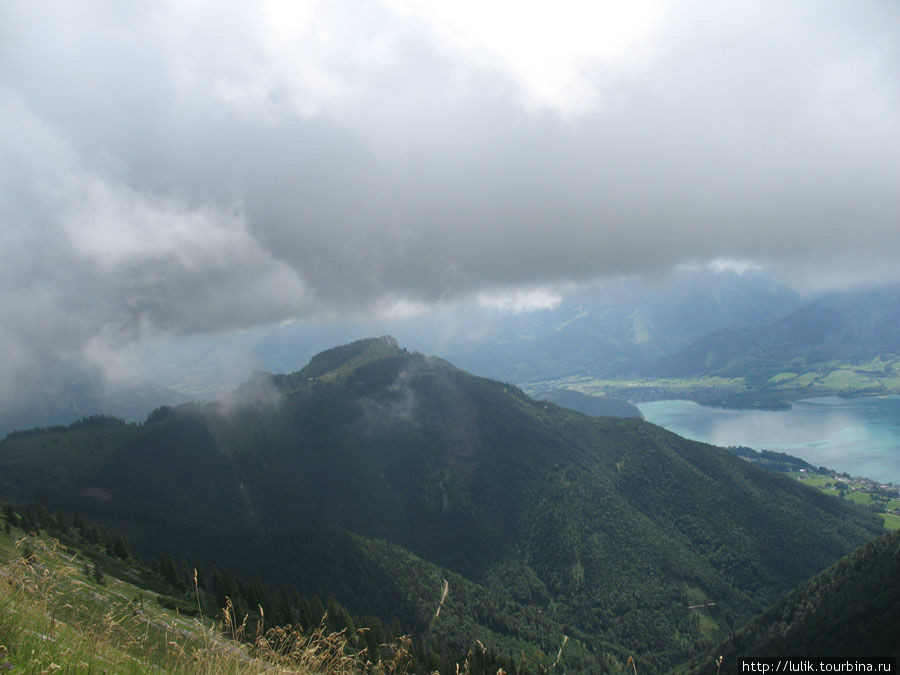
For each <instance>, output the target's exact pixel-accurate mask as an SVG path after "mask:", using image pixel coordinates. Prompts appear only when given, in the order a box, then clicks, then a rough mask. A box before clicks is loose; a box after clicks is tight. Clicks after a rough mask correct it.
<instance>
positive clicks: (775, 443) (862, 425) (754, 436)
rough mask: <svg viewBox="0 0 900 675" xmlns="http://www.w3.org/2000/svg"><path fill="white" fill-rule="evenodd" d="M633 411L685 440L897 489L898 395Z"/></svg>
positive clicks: (669, 404) (661, 405) (668, 405)
mask: <svg viewBox="0 0 900 675" xmlns="http://www.w3.org/2000/svg"><path fill="white" fill-rule="evenodd" d="M638 407H639V408H640V409H641V412H642V413H643V414H644V418H645V419H647V420H648V421H649V422H653V423H654V424H658V425H660V426H662V427H665V428H666V429H669V430H670V431H674V432H675V433H677V434H679V435H681V436H684V437H686V438H691V439H693V440H697V441H704V442H706V443H713V444H715V445H721V446H726V447H727V446H732V445H743V446H746V447H750V448H753V449H755V450H778V451H781V452H786V453H788V454H790V455H794V456H795V457H800V458H801V459H805V460H806V461H807V462H809V463H810V464H813V465H815V466H827V467H828V468H831V469H835V470H836V471H840V472H847V473H849V474H850V475H853V476H866V477H868V478H872V479H873V480H878V481H889V482H892V483H895V484H900V396H885V397H880V398H876V397H871V398H869V397H861V398H851V399H844V398H838V397H836V396H827V397H822V398H811V399H806V400H803V401H796V402H795V403H794V404H793V407H792V408H791V409H790V410H776V411H771V410H723V409H720V408H707V407H706V406H702V405H698V404H697V403H694V402H692V401H654V402H652V403H640V404H638Z"/></svg>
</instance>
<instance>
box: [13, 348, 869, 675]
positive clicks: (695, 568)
mask: <svg viewBox="0 0 900 675" xmlns="http://www.w3.org/2000/svg"><path fill="white" fill-rule="evenodd" d="M0 469H2V472H0V490H2V492H3V494H4V496H5V498H6V499H7V500H9V501H16V502H19V503H27V502H38V501H40V502H44V503H45V504H47V505H48V507H51V508H56V507H60V508H63V509H65V510H68V511H78V512H80V513H83V514H85V515H89V516H90V517H92V518H97V519H100V520H103V521H105V522H108V523H110V524H112V525H115V526H116V527H117V528H119V529H121V530H122V531H124V532H126V533H127V534H128V535H129V536H130V537H131V538H132V540H133V543H134V546H135V548H136V549H138V550H140V551H145V552H150V551H153V552H158V551H159V549H160V548H161V547H162V548H165V547H167V546H170V547H171V549H170V550H169V551H167V552H170V553H173V554H174V555H177V556H183V557H185V558H187V559H188V560H192V559H197V560H200V561H203V562H207V563H209V564H220V565H222V564H227V565H228V566H230V567H234V568H236V569H237V570H238V571H239V572H241V573H245V574H246V573H251V574H255V575H260V576H266V575H269V576H270V579H271V578H274V579H275V580H276V581H277V583H286V584H289V585H293V586H297V587H300V588H302V589H303V590H304V591H305V592H308V593H309V592H310V587H315V588H317V589H318V590H316V591H315V592H317V593H319V594H321V595H327V594H334V595H335V596H336V597H337V599H338V600H339V601H340V602H341V603H343V604H345V605H346V606H347V607H348V608H350V609H351V610H352V611H357V612H360V613H367V612H374V611H380V612H382V613H383V612H384V611H385V610H386V608H389V607H391V606H397V607H398V608H399V607H400V606H401V605H402V607H405V609H403V610H402V611H403V612H404V615H405V616H407V615H408V616H411V617H413V618H414V619H415V617H416V616H418V617H420V618H419V619H418V620H417V621H425V617H428V616H430V615H431V613H432V612H434V610H435V599H436V598H439V591H440V589H439V588H437V589H432V590H429V591H428V592H426V591H425V590H424V588H423V589H422V590H421V591H419V590H412V589H417V588H419V585H418V583H417V582H415V579H416V578H419V577H420V576H428V577H433V579H432V581H433V582H434V581H437V580H438V579H440V576H441V575H442V574H443V572H441V571H440V570H441V569H446V570H448V572H447V574H448V575H449V574H456V575H458V576H457V577H454V578H457V579H458V580H460V581H459V583H455V584H453V586H455V587H458V588H461V587H462V586H463V585H464V584H466V583H469V584H477V585H478V586H480V587H482V588H485V589H487V590H488V591H489V592H485V593H483V594H479V593H477V592H471V593H469V592H467V593H464V594H463V597H466V598H470V599H471V600H470V601H469V602H470V603H475V602H476V599H477V602H478V603H480V604H481V607H482V608H481V609H480V610H479V609H477V608H476V607H475V606H474V605H471V604H470V605H468V606H466V605H465V604H461V605H459V606H457V609H456V612H457V613H456V615H455V616H457V617H460V618H459V622H458V626H459V630H460V631H464V630H467V628H465V627H464V626H465V625H469V624H465V623H464V622H463V621H462V618H461V617H463V616H466V615H467V614H468V615H470V616H474V617H475V618H476V621H477V622H481V623H480V624H477V625H483V626H493V628H492V631H493V632H492V634H493V635H495V636H501V637H498V638H497V640H498V641H501V643H500V647H498V648H500V649H507V650H509V651H510V653H512V651H515V650H517V649H519V648H520V647H516V645H521V644H523V641H524V643H527V644H531V645H534V644H535V640H536V639H537V636H538V635H540V634H541V633H542V631H541V630H540V629H539V627H538V626H539V625H542V624H540V623H537V624H536V623H534V622H535V621H538V622H546V625H547V626H555V627H556V628H555V629H554V630H559V631H560V632H559V634H558V635H557V637H559V636H561V634H562V633H563V632H564V633H565V634H566V635H569V636H570V637H572V638H573V644H572V645H571V649H572V658H573V664H574V663H575V660H576V659H577V661H578V663H581V664H585V663H592V664H593V665H592V666H590V668H594V667H598V668H599V667H600V664H605V663H607V662H608V659H613V661H615V660H616V659H618V660H619V663H621V656H622V655H623V654H635V655H637V656H638V657H640V658H641V659H642V662H643V663H645V664H646V666H647V667H648V668H649V669H651V670H653V669H656V670H664V669H666V668H668V667H669V666H671V665H673V664H675V663H679V662H681V661H683V660H685V659H687V658H688V657H690V656H691V655H693V654H695V653H696V652H697V651H698V650H699V649H701V648H702V647H704V646H705V645H709V644H711V643H712V641H713V640H714V639H716V638H717V637H720V636H721V634H722V632H723V631H727V630H730V629H733V628H736V627H737V626H738V625H740V624H741V623H743V622H744V621H745V620H746V619H748V618H750V617H751V616H752V615H753V614H754V613H756V612H759V611H762V610H763V609H764V608H765V607H766V606H768V605H769V604H770V603H772V602H773V601H775V600H776V599H777V598H778V597H779V596H780V595H781V594H782V593H784V592H786V591H788V590H790V589H791V588H792V587H793V586H795V585H796V584H797V583H799V582H800V581H802V580H804V579H807V578H809V577H810V576H811V575H813V574H815V573H816V572H818V571H820V570H822V569H824V568H825V567H826V566H827V565H829V564H831V563H833V562H834V561H835V560H837V559H838V558H839V557H840V556H842V555H844V554H846V553H848V552H849V551H851V550H852V549H853V548H855V547H856V546H858V545H860V544H861V543H863V542H864V541H866V540H867V539H869V538H871V537H872V536H874V535H876V534H877V533H879V532H880V531H881V525H880V523H878V522H877V521H876V520H875V519H874V518H873V517H872V516H871V515H870V514H867V513H866V512H865V511H864V510H862V509H859V508H857V507H855V506H853V505H851V504H847V503H843V502H840V501H839V500H834V499H831V498H829V497H827V496H825V495H821V494H819V493H818V492H816V491H813V490H809V489H807V488H805V487H804V486H802V485H798V484H797V483H796V481H791V480H789V479H787V478H785V477H782V476H779V475H776V474H773V473H770V472H767V471H764V470H761V469H758V468H756V467H753V466H750V465H749V464H747V463H746V462H744V461H742V460H740V459H738V458H735V457H732V456H731V455H729V453H727V452H726V451H724V450H722V449H719V448H715V447H713V446H708V445H704V444H700V443H695V442H692V441H688V440H686V439H683V438H680V437H678V436H676V435H674V434H671V433H669V432H666V431H665V430H663V429H662V428H660V427H657V426H655V425H652V424H648V423H646V422H643V421H641V420H639V419H614V418H592V417H589V416H586V415H583V414H579V413H576V412H573V411H570V410H566V409H564V408H560V407H558V406H556V405H554V404H552V403H549V402H546V401H535V400H533V399H531V398H529V397H527V396H526V395H525V394H523V393H522V392H521V391H519V390H518V389H516V388H515V387H512V386H510V385H508V384H504V383H501V382H496V381H492V380H487V379H484V378H479V377H475V376H473V375H470V374H468V373H465V372H464V371H461V370H459V369H457V368H454V367H453V366H451V365H450V364H448V363H447V362H445V361H443V360H441V359H436V358H433V357H425V356H422V355H420V354H415V353H409V352H407V351H406V350H404V349H401V348H399V347H398V346H397V345H396V343H395V342H393V341H392V340H390V339H386V338H380V339H370V340H362V341H358V342H356V343H352V344H350V345H345V346H343V347H339V348H336V349H333V350H328V351H326V352H323V353H322V354H320V355H318V356H317V357H315V358H313V359H312V360H311V361H310V364H309V365H308V366H307V367H306V368H304V369H302V370H300V371H298V372H296V373H293V374H290V375H275V376H269V375H264V374H258V375H257V376H255V377H254V378H252V379H251V380H250V381H249V382H248V383H247V384H246V385H244V386H243V387H241V388H240V389H239V390H238V391H237V392H236V393H235V394H234V395H233V396H231V397H229V398H228V399H225V400H223V401H220V402H217V403H214V404H208V405H184V406H179V407H177V408H166V409H160V410H157V411H156V412H155V413H154V414H153V415H151V417H150V418H149V419H148V421H147V423H145V424H144V425H143V426H140V427H137V426H104V427H96V428H90V427H81V428H78V429H72V430H65V431H50V432H47V433H38V434H31V435H25V436H19V437H15V438H9V439H7V440H6V441H4V442H3V443H2V444H0ZM200 532H202V533H203V535H202V536H198V533H200ZM329 532H330V533H332V534H327V533H329ZM348 533H354V534H348ZM355 537H356V539H354V538H355ZM358 537H362V538H361V539H360V538H358ZM373 539H374V540H382V541H384V542H389V543H388V544H380V543H378V542H375V541H373ZM353 542H356V543H353ZM404 549H406V551H408V552H409V553H406V552H404ZM407 556H411V557H409V558H408V559H409V560H410V561H413V562H410V563H409V564H399V563H396V561H398V560H401V559H405V558H406V557H407ZM376 559H379V560H381V561H382V562H381V563H380V567H378V566H376V565H374V564H373V562H372V561H373V560H376ZM317 560H319V561H324V562H321V563H317V562H316V561H317ZM416 560H418V561H421V562H420V563H419V562H414V561H416ZM226 561H227V562H226ZM385 561H394V562H385ZM410 565H411V566H410ZM421 565H425V566H426V567H421V569H422V570H425V569H426V568H427V569H430V570H432V571H430V572H427V573H426V572H421V573H418V572H414V571H412V570H415V569H417V567H416V566H421ZM395 567H396V568H397V569H406V570H410V571H409V573H408V574H409V577H410V578H409V579H408V580H407V579H399V580H397V581H396V582H395V583H386V582H385V579H386V577H385V576H383V575H384V574H385V572H384V570H388V569H394V568H395ZM376 568H377V569H381V570H382V571H381V572H378V574H374V575H373V570H374V569H376ZM378 575H382V576H380V577H379V576H378ZM361 580H369V581H368V582H366V581H361ZM426 585H427V586H428V588H429V589H430V588H431V586H434V585H435V584H434V583H431V584H426ZM451 592H453V588H451ZM398 597H399V598H403V600H402V602H398V600H397V598H398ZM703 602H715V603H717V604H716V607H715V608H714V609H712V610H710V611H709V612H707V613H706V614H703V615H702V616H701V615H699V614H698V613H696V612H689V611H687V609H686V608H687V607H688V606H689V605H692V604H697V603H703ZM453 616H454V615H453V614H450V615H448V618H447V621H450V620H451V618H452V617H453ZM517 617H518V618H517ZM527 617H533V618H530V619H529V618H527ZM384 618H385V619H386V620H390V619H391V618H392V617H390V616H386V617H384ZM528 626H531V627H530V628H529V627H528ZM446 630H447V631H448V632H447V634H453V629H452V627H447V629H446ZM502 636H506V637H502ZM458 637H459V638H460V639H462V640H468V639H470V638H471V636H470V635H459V636H458ZM503 641H505V642H503ZM551 646H552V647H553V648H554V649H555V648H556V645H549V644H543V645H542V647H541V648H543V649H547V648H548V647H551ZM604 667H605V666H604ZM573 668H574V665H573ZM601 670H602V668H601Z"/></svg>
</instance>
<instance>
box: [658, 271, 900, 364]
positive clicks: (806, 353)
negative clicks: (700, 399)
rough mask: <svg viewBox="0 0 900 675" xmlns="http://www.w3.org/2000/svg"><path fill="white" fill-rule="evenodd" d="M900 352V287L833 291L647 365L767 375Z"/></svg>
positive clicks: (697, 342) (719, 334)
mask: <svg viewBox="0 0 900 675" xmlns="http://www.w3.org/2000/svg"><path fill="white" fill-rule="evenodd" d="M887 355H893V356H894V357H896V356H897V355H900V288H897V287H887V288H879V289H864V290H855V291H846V292H843V293H831V294H828V295H826V296H824V297H821V298H819V299H817V300H815V301H813V302H811V303H808V304H806V305H804V306H803V307H801V308H799V309H797V310H795V311H793V312H791V313H790V314H788V315H787V316H785V317H783V318H781V319H778V320H776V321H774V322H771V323H768V324H764V325H761V326H755V327H750V328H735V329H728V330H721V331H717V332H713V333H711V334H710V335H707V336H705V337H703V338H701V339H700V340H698V341H696V342H694V343H693V344H691V345H690V346H688V347H687V348H686V349H684V350H683V351H681V352H679V353H678V354H675V355H674V356H671V357H668V358H665V359H663V360H661V361H659V362H658V363H656V364H655V365H653V366H651V367H649V368H648V369H647V371H646V372H647V373H648V374H652V375H654V376H657V377H682V376H687V375H696V374H700V373H703V374H716V375H724V376H728V377H749V378H750V379H757V380H760V379H765V378H768V377H770V376H771V375H773V374H775V373H778V372H779V371H784V370H788V371H789V370H797V369H800V370H803V369H805V368H809V367H811V366H814V365H815V364H820V363H825V362H829V361H841V362H851V363H865V362H867V361H870V360H872V359H875V358H878V357H884V356H887Z"/></svg>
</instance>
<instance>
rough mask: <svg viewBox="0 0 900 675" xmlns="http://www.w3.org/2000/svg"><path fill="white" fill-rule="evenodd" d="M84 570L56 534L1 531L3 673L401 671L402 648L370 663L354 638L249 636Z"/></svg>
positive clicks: (231, 624) (317, 633) (319, 633)
mask: <svg viewBox="0 0 900 675" xmlns="http://www.w3.org/2000/svg"><path fill="white" fill-rule="evenodd" d="M82 570H83V566H82V561H81V560H80V559H79V557H78V556H77V555H73V554H72V553H70V552H69V551H67V550H66V549H65V547H62V546H60V545H59V543H58V542H56V541H54V540H51V539H42V538H38V537H36V536H34V535H30V536H29V535H24V534H23V533H22V532H21V531H19V530H16V529H12V530H11V531H10V532H9V533H3V532H0V584H2V589H3V590H2V593H0V671H3V672H5V671H11V672H15V673H54V672H57V671H59V672H66V673H69V672H72V673H74V672H84V673H90V672H100V673H107V672H110V673H149V672H178V673H196V674H204V675H205V674H210V675H212V674H214V673H215V674H216V675H218V674H219V673H234V674H236V675H238V674H248V675H249V674H250V673H260V672H268V671H274V672H280V673H298V674H300V675H308V674H311V673H323V674H333V675H338V674H344V673H360V672H380V673H399V672H405V667H404V663H406V659H405V658H404V657H405V655H404V654H403V653H401V652H399V651H395V652H393V653H392V654H391V655H390V658H387V659H385V660H383V661H381V662H380V663H378V664H373V663H371V662H370V661H369V659H368V655H367V654H365V653H361V652H360V651H359V649H354V648H353V647H352V645H351V644H350V642H351V639H352V638H353V636H351V635H347V634H343V633H342V634H327V633H326V632H325V631H324V630H322V629H321V628H319V629H313V630H310V631H308V632H307V634H302V633H296V632H295V633H291V632H290V631H288V632H284V631H280V632H279V631H273V632H270V633H268V634H267V635H265V636H263V637H259V638H257V639H256V640H254V641H252V642H248V641H247V640H243V639H241V638H242V636H243V635H244V632H245V629H244V628H242V626H241V625H240V623H239V622H236V621H234V617H233V616H229V615H227V614H226V620H227V621H228V622H227V623H225V624H223V623H221V622H214V621H212V620H209V619H204V618H203V617H202V616H201V617H200V618H192V617H185V616H183V615H181V614H179V613H178V612H177V611H175V610H172V609H167V608H166V607H164V606H163V605H162V604H160V602H159V601H158V600H157V598H158V596H157V595H156V594H155V593H153V592H151V591H148V590H147V589H143V588H140V587H138V586H135V585H134V584H132V583H130V582H127V581H123V580H121V579H117V578H115V577H114V576H112V575H108V574H106V575H102V576H101V578H100V579H99V580H98V578H96V577H95V576H94V575H93V574H86V573H85V572H83V571H82ZM169 600H173V599H171V598H170V599H169ZM226 634H229V635H232V636H235V637H237V638H238V639H237V640H235V639H231V638H229V637H226ZM376 659H377V657H376ZM377 668H380V670H378V669H377Z"/></svg>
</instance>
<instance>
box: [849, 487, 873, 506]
mask: <svg viewBox="0 0 900 675" xmlns="http://www.w3.org/2000/svg"><path fill="white" fill-rule="evenodd" d="M844 499H847V500H849V501H851V502H854V503H856V504H871V503H872V495H870V494H869V493H868V492H861V491H859V490H855V491H853V492H848V493H847V494H845V495H844Z"/></svg>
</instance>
